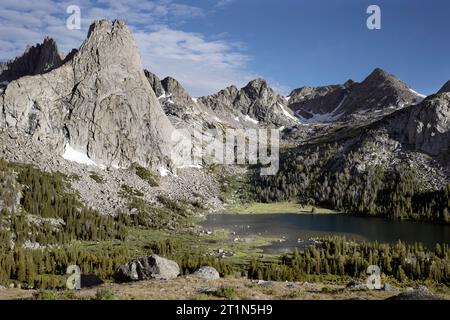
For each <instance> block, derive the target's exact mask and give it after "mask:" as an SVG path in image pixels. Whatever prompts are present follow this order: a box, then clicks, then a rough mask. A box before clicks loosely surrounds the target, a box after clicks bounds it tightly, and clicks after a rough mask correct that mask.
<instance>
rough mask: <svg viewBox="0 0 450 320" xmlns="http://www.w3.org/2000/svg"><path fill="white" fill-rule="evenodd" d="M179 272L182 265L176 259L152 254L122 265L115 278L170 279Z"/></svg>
mask: <svg viewBox="0 0 450 320" xmlns="http://www.w3.org/2000/svg"><path fill="white" fill-rule="evenodd" d="M179 274H180V267H179V266H178V264H177V263H176V262H175V261H173V260H169V259H165V258H162V257H160V256H157V255H156V254H152V255H151V256H144V257H139V258H137V259H135V260H133V261H130V262H128V263H127V264H124V265H122V266H120V268H119V270H118V271H117V273H116V276H115V279H116V280H117V281H119V282H130V281H141V280H148V279H160V280H170V279H175V278H176V277H178V275H179Z"/></svg>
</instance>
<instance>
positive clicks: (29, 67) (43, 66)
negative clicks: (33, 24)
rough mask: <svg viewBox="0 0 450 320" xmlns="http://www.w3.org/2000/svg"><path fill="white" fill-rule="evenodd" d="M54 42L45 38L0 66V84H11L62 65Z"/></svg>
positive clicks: (61, 59) (61, 58)
mask: <svg viewBox="0 0 450 320" xmlns="http://www.w3.org/2000/svg"><path fill="white" fill-rule="evenodd" d="M63 61H64V59H63V57H62V56H61V54H60V53H59V52H58V47H57V45H56V42H55V40H53V39H51V38H45V39H44V41H43V42H42V43H41V44H36V45H35V46H32V47H28V48H27V49H26V50H25V52H24V53H23V54H22V55H21V56H19V57H17V58H15V59H14V60H11V61H8V62H6V63H3V66H0V82H11V81H14V80H16V79H19V78H21V77H24V76H32V75H37V74H43V73H46V72H49V71H51V70H53V69H55V68H58V67H59V66H61V65H62V64H63Z"/></svg>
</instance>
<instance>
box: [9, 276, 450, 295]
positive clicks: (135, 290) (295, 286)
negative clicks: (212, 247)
mask: <svg viewBox="0 0 450 320" xmlns="http://www.w3.org/2000/svg"><path fill="white" fill-rule="evenodd" d="M0 299H1V300H4V299H6V300H9V299H116V300H136V299H138V300H216V299H225V300H233V299H243V300H245V299H251V300H269V299H283V300H285V299H287V300H384V299H398V300H405V299H406V300H417V299H424V300H429V299H446V300H448V299H450V292H448V290H447V292H442V291H439V290H430V289H427V288H425V287H420V288H416V289H414V288H403V289H398V288H396V287H393V286H387V287H386V289H382V290H367V289H364V287H362V286H352V285H350V286H345V285H336V284H316V283H308V282H272V281H258V280H248V279H245V278H234V277H227V278H220V279H216V280H205V279H204V278H200V277H197V276H183V277H178V278H176V279H173V280H146V281H140V282H133V283H123V284H117V283H113V284H104V285H102V286H100V287H97V288H91V289H82V290H80V291H73V292H72V291H64V292H61V293H56V292H52V291H36V290H21V289H9V288H8V289H2V290H1V289H0Z"/></svg>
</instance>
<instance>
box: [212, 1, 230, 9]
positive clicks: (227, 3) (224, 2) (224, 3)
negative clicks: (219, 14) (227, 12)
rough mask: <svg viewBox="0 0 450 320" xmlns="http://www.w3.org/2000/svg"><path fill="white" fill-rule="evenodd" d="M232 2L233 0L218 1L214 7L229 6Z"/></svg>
mask: <svg viewBox="0 0 450 320" xmlns="http://www.w3.org/2000/svg"><path fill="white" fill-rule="evenodd" d="M232 2H234V0H219V1H217V4H216V7H218V8H220V7H224V6H226V5H229V4H230V3H232Z"/></svg>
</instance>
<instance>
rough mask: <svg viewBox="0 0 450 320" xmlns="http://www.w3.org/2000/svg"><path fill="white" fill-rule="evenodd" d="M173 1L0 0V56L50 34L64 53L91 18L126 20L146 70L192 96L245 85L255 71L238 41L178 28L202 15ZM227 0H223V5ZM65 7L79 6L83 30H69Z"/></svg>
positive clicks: (77, 42) (75, 43)
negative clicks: (172, 79) (170, 80)
mask: <svg viewBox="0 0 450 320" xmlns="http://www.w3.org/2000/svg"><path fill="white" fill-rule="evenodd" d="M175 1H176V0H157V1H139V2H138V1H131V0H97V1H95V0H67V1H66V0H63V1H56V0H40V1H34V0H22V1H17V0H2V10H1V11H0V60H6V59H11V58H14V57H15V56H17V55H19V54H21V53H22V52H23V50H24V49H25V47H26V46H27V45H33V44H35V43H38V42H41V41H42V39H43V38H44V37H45V36H47V35H48V36H51V37H53V38H54V39H55V40H56V41H57V43H58V46H59V49H60V50H61V51H63V52H69V51H70V50H71V49H72V48H78V47H79V46H80V44H81V43H82V41H83V40H84V38H85V37H86V33H87V30H88V27H89V25H90V23H91V22H92V21H93V20H95V19H104V18H107V19H121V20H124V21H125V22H126V23H127V24H128V25H129V27H130V29H131V30H132V32H133V36H134V37H135V40H136V42H137V44H138V47H139V48H140V49H141V55H142V61H143V64H144V66H145V67H146V68H149V69H150V70H151V71H152V72H155V73H156V74H158V75H159V76H161V77H162V76H167V75H170V76H173V77H175V78H177V79H178V80H179V81H180V82H181V83H182V84H183V85H184V86H185V87H186V88H187V90H188V91H189V92H190V93H191V94H192V95H195V96H199V95H205V94H210V93H213V92H215V91H217V90H220V89H222V88H223V87H225V86H228V85H231V84H236V85H243V84H244V83H245V82H246V81H248V80H250V79H251V78H252V77H253V76H254V75H253V74H252V73H251V72H249V71H248V68H247V62H248V60H249V59H250V58H249V56H247V55H246V54H245V52H244V50H243V48H242V46H241V45H239V44H237V43H233V42H230V41H227V40H226V39H225V38H224V36H223V35H222V36H219V37H217V35H205V34H200V33H191V32H185V31H182V30H180V27H181V26H182V25H183V23H184V22H187V21H189V20H191V19H196V18H201V17H204V16H205V15H206V13H205V12H204V10H203V9H202V8H199V7H195V6H190V5H186V4H181V3H177V2H175ZM227 2H230V0H221V1H219V2H218V3H217V5H225V4H226V3H227ZM69 5H78V6H79V7H80V9H81V17H82V29H81V30H69V29H67V28H66V19H67V17H68V16H69V14H67V13H66V9H67V7H68V6H69Z"/></svg>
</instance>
